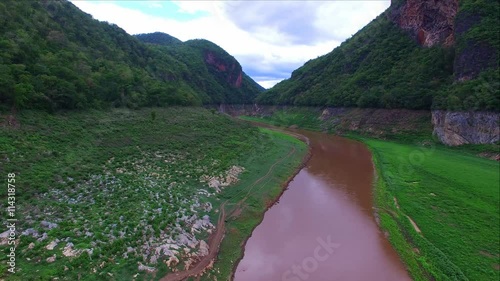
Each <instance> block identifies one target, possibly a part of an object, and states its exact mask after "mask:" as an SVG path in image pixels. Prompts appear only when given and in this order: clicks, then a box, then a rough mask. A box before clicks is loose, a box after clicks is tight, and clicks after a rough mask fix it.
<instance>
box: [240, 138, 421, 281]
mask: <svg viewBox="0 0 500 281" xmlns="http://www.w3.org/2000/svg"><path fill="white" fill-rule="evenodd" d="M294 132H298V133H300V134H302V135H304V136H306V137H307V138H308V139H309V141H310V146H311V152H312V156H311V159H310V160H309V161H308V163H307V165H306V166H305V167H304V168H303V169H302V170H301V171H300V172H299V173H298V174H297V175H296V176H295V178H294V179H293V181H291V182H290V184H289V185H288V190H286V191H285V192H284V193H283V195H282V197H281V198H280V200H279V203H277V204H275V205H274V206H273V207H271V208H270V209H269V210H268V211H267V212H266V213H265V215H264V219H263V221H262V222H261V224H260V225H258V226H257V227H256V228H255V230H254V231H253V233H252V236H251V237H250V238H249V239H248V241H247V243H246V246H245V251H244V257H243V259H242V260H241V261H240V263H239V264H238V266H237V269H236V272H235V275H234V280H235V281H261V280H262V281H279V280H281V281H302V280H312V281H334V280H339V281H364V280H373V281H375V280H380V281H405V280H411V279H410V277H409V276H408V273H407V272H406V269H405V267H404V264H403V263H402V262H401V260H400V259H399V256H398V255H397V253H396V252H395V251H394V249H393V248H392V247H391V245H390V243H389V242H388V240H387V239H386V238H385V236H384V233H382V232H381V230H380V229H379V228H378V226H377V224H376V222H375V217H374V209H373V181H374V167H373V164H372V159H371V154H370V151H369V150H368V149H367V148H366V147H365V145H363V144H362V143H359V142H356V141H353V140H349V139H345V138H342V137H337V136H332V135H327V134H323V133H318V132H309V131H295V130H294Z"/></svg>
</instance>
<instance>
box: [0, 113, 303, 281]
mask: <svg viewBox="0 0 500 281" xmlns="http://www.w3.org/2000/svg"><path fill="white" fill-rule="evenodd" d="M16 117H17V119H18V121H19V122H20V124H21V127H20V128H19V129H15V128H6V127H0V164H1V165H0V174H2V175H4V176H5V179H6V177H7V173H12V172H13V173H16V187H17V198H16V199H17V206H16V207H17V218H18V220H19V221H18V225H17V227H18V230H19V232H21V231H23V230H26V229H29V228H32V229H34V230H36V231H38V233H39V235H38V236H37V237H32V236H27V235H22V236H20V237H21V240H20V243H19V245H18V247H17V250H16V254H17V256H16V257H17V260H16V261H17V265H16V266H17V268H18V269H22V270H21V271H19V272H17V273H16V274H15V275H9V274H8V273H7V272H6V267H5V264H6V256H5V255H4V254H2V255H1V256H0V264H1V267H0V277H1V278H6V279H7V280H52V279H53V278H55V277H59V280H77V279H78V278H80V277H81V280H110V279H115V280H131V279H132V276H134V275H135V274H136V273H139V275H138V276H137V277H136V280H151V279H158V278H160V277H162V276H163V275H164V274H166V273H167V272H168V269H167V267H166V266H165V264H164V263H163V261H162V258H164V256H160V258H159V260H158V263H156V264H155V263H153V262H151V260H150V258H151V255H147V258H146V259H144V258H143V254H145V252H144V249H143V248H142V247H143V246H144V245H146V244H147V243H146V241H152V244H155V245H162V244H164V243H166V240H165V239H166V238H165V235H166V234H172V235H174V234H175V233H177V232H178V231H179V230H176V229H175V228H174V226H175V224H176V222H178V224H179V225H180V227H181V228H185V229H190V226H191V225H190V224H188V223H186V222H185V220H182V219H181V217H182V216H186V217H191V216H192V215H194V214H196V215H197V216H198V218H201V217H202V216H204V215H208V216H209V217H210V221H211V222H212V223H215V222H216V220H217V217H218V214H217V213H216V212H215V210H216V209H217V208H218V207H219V205H220V204H221V202H223V201H224V200H226V199H231V200H230V202H234V201H233V200H237V199H239V198H241V195H238V194H236V192H237V191H238V190H240V191H241V190H244V189H245V187H247V186H248V185H250V184H251V183H252V182H253V181H255V179H256V178H259V177H260V176H262V173H265V172H267V169H268V168H269V166H271V165H272V164H273V163H274V162H275V161H277V160H279V159H283V158H284V156H285V155H286V154H287V153H288V151H289V149H290V148H291V147H296V149H297V153H296V154H295V155H294V156H293V157H291V158H288V159H286V160H284V161H283V163H281V164H280V165H279V167H278V168H277V169H276V170H275V172H274V173H273V176H272V177H271V178H270V179H269V182H266V184H265V185H260V188H261V189H257V188H256V189H255V191H256V192H255V194H252V196H251V197H250V198H249V199H248V200H247V204H249V206H250V207H248V209H247V208H245V210H244V212H243V213H242V217H245V216H253V215H255V216H256V217H258V216H259V215H262V212H263V210H264V208H263V206H264V205H265V203H266V202H267V201H266V200H268V199H269V200H270V199H271V198H274V197H275V196H276V195H277V194H278V191H279V186H280V181H283V180H284V179H285V178H287V177H288V176H289V175H290V174H291V172H292V170H293V169H295V167H296V166H297V165H298V162H299V160H298V159H301V157H302V156H303V154H304V153H305V145H304V144H302V143H301V142H299V141H297V140H295V139H293V138H291V137H288V136H284V135H281V134H277V133H274V132H269V131H265V130H260V129H258V128H255V127H253V126H250V125H249V124H247V123H246V122H239V121H235V120H234V119H231V118H230V117H227V116H225V115H220V114H217V113H214V112H211V111H208V110H204V109H201V108H175V107H172V108H156V109H142V110H136V111H133V110H127V109H116V110H113V111H107V112H105V111H85V112H66V113H65V112H62V113H58V114H54V115H51V114H47V113H43V112H38V111H23V112H21V113H19V114H18V115H17V116H16ZM233 166H239V167H243V168H244V169H245V170H244V171H243V172H242V173H241V174H240V175H239V178H240V181H239V182H238V183H237V184H236V185H235V184H233V185H230V186H228V187H225V188H224V189H222V191H221V192H220V193H217V192H216V191H215V189H214V188H211V187H209V186H208V184H207V182H203V181H202V180H201V179H202V178H203V177H204V176H209V177H220V176H224V175H225V173H226V172H227V171H228V169H229V168H231V167H233ZM203 190H205V191H207V192H206V194H205V193H203V194H201V193H200V192H202V191H203ZM0 200H1V201H0V208H1V209H2V210H5V207H6V205H5V204H6V202H7V200H6V189H1V190H0ZM209 203H210V204H211V205H212V206H213V208H212V210H208V209H205V206H208V204H209ZM198 204H199V205H198ZM229 205H230V204H229ZM193 206H198V207H193ZM202 207H203V208H202ZM193 208H194V209H193ZM193 210H194V211H193ZM2 217H5V216H4V213H2ZM179 219H181V220H180V221H179ZM43 220H45V221H49V222H55V223H57V227H56V228H53V229H50V230H49V229H45V228H44V227H43V226H41V224H40V223H41V221H43ZM252 223H253V222H248V221H246V222H245V224H246V225H248V227H249V229H250V228H251V227H253V226H254V225H255V224H252ZM231 225H232V222H230V223H228V227H231ZM1 231H2V232H3V231H4V229H1ZM87 232H89V233H90V236H87V235H86V234H87ZM42 233H46V234H47V236H48V237H47V238H46V239H44V240H41V241H39V240H37V238H40V236H41V234H42ZM241 233H242V235H240V234H233V233H232V232H228V234H227V235H226V239H227V240H228V241H233V240H232V239H233V235H234V236H235V237H237V238H234V239H241V240H242V239H244V238H246V237H245V235H248V234H249V232H247V231H245V230H243V231H242V232H241ZM18 235H19V233H18ZM207 236H208V232H207V230H206V229H200V231H199V232H196V233H194V237H195V238H196V239H197V240H201V239H206V238H207ZM56 238H57V239H67V240H68V241H64V242H60V243H59V244H58V246H57V247H56V248H55V249H54V250H47V249H45V247H46V245H47V244H49V242H51V241H53V240H54V239H56ZM151 239H152V240H151ZM67 242H71V243H73V244H74V246H73V249H76V250H81V251H82V250H92V251H91V253H86V252H83V253H81V254H80V255H79V256H78V257H65V256H63V255H62V250H63V248H64V247H65V246H66V245H67ZM30 243H33V244H34V247H33V248H32V249H29V248H28V245H29V244H30ZM238 243H239V242H238ZM127 247H131V248H133V249H135V250H136V252H134V253H128V254H127V255H125V252H127ZM148 247H149V246H148ZM151 247H152V246H151ZM152 249H153V250H154V248H152ZM232 250H233V248H231V247H229V248H228V247H224V246H223V251H232ZM238 250H239V249H238ZM0 251H2V253H7V247H5V246H0ZM53 254H56V255H57V258H56V261H55V262H53V263H48V262H47V261H46V259H47V258H48V257H50V256H52V255H53ZM222 255H223V256H224V255H225V252H224V253H223V254H222ZM223 259H226V257H223ZM138 262H141V263H143V264H144V265H148V266H153V267H156V268H157V270H158V271H157V273H156V275H155V276H153V275H148V274H146V273H144V272H139V271H138V267H137V263H138ZM183 266H184V264H182V263H181V264H179V265H178V268H183ZM220 268H221V274H219V275H218V276H227V275H228V274H229V272H230V270H228V269H230V263H225V262H221V265H220Z"/></svg>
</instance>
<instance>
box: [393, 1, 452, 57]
mask: <svg viewBox="0 0 500 281" xmlns="http://www.w3.org/2000/svg"><path fill="white" fill-rule="evenodd" d="M457 11H458V0H425V1H424V0H407V1H392V3H391V9H390V13H389V18H390V19H391V20H392V21H393V22H394V23H396V24H397V25H398V26H399V27H401V28H402V29H404V30H408V31H409V32H410V34H412V36H413V37H414V38H415V39H416V40H417V41H418V42H419V44H421V45H422V46H426V47H430V46H434V45H436V44H443V45H445V46H451V45H453V43H454V32H453V31H454V21H455V16H456V14H457Z"/></svg>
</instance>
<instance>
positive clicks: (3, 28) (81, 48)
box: [0, 0, 259, 111]
mask: <svg viewBox="0 0 500 281" xmlns="http://www.w3.org/2000/svg"><path fill="white" fill-rule="evenodd" d="M0 14H1V15H2V17H1V19H0V105H1V107H2V108H3V109H5V108H8V107H12V106H15V107H16V108H37V109H45V110H49V111H53V110H57V109H75V108H103V107H110V106H111V107H120V106H127V107H130V108H137V107H141V106H164V105H201V104H202V103H218V102H226V100H224V98H226V96H223V97H222V98H221V97H219V96H213V97H212V96H211V95H212V94H213V92H214V91H213V90H212V89H211V88H212V87H217V89H223V90H224V91H230V89H232V87H231V86H230V85H229V84H228V83H222V84H219V83H221V82H222V81H220V80H215V82H213V83H212V84H210V85H205V87H200V85H199V83H198V82H197V81H204V80H207V81H212V80H213V79H214V78H213V77H211V75H210V73H208V72H199V71H192V70H191V69H190V66H191V65H186V63H185V61H184V60H179V59H178V58H176V57H174V56H173V55H171V54H168V53H167V52H163V51H161V50H158V49H155V48H150V47H148V46H147V45H146V44H144V43H142V42H140V41H139V40H137V39H136V38H134V37H133V36H130V35H128V34H127V33H126V32H125V31H124V30H122V29H121V28H119V27H118V26H116V25H113V24H108V23H105V22H99V21H97V20H94V19H93V18H92V17H91V16H90V15H88V14H85V13H83V12H81V11H80V10H79V9H78V8H76V7H75V6H74V5H73V4H71V3H70V2H67V1H53V0H48V1H12V0H9V1H2V2H1V3H0ZM190 55H193V54H186V56H188V57H187V59H188V60H191V61H193V63H198V62H194V61H196V60H200V59H199V56H196V57H189V56H190ZM199 63H200V64H202V63H203V61H202V60H200V61H199ZM249 82H253V81H251V79H246V80H245V81H244V85H245V87H246V88H245V89H244V90H245V91H248V92H245V93H244V94H248V95H249V96H250V97H251V98H253V97H254V96H255V95H256V94H257V93H258V92H259V91H258V89H257V88H255V87H251V86H248V85H247V84H248V83H249ZM253 83H255V82H253ZM209 90H210V91H209ZM207 91H209V92H207ZM244 94H239V95H238V97H244V96H245V95H244ZM232 101H237V102H240V103H244V102H246V100H239V99H237V98H234V99H233V100H232Z"/></svg>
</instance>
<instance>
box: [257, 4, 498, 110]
mask: <svg viewBox="0 0 500 281" xmlns="http://www.w3.org/2000/svg"><path fill="white" fill-rule="evenodd" d="M460 11H461V12H460V13H459V15H458V16H457V18H458V19H461V18H462V17H466V16H467V15H468V14H472V15H474V17H476V18H479V20H476V21H475V22H472V23H467V26H466V28H464V31H463V33H460V34H459V35H458V38H457V42H458V43H457V47H456V48H455V47H451V48H444V47H441V46H434V47H430V48H424V47H421V46H419V45H418V43H417V42H415V41H414V40H413V39H412V38H411V36H409V35H408V34H407V33H406V32H405V31H403V30H402V29H401V28H399V27H398V26H396V25H395V24H394V23H392V22H391V21H390V20H389V19H388V18H387V14H388V11H386V12H385V13H383V14H382V15H380V16H379V17H377V18H376V19H375V20H373V21H372V22H371V23H370V24H368V25H367V26H365V27H364V28H363V29H361V30H360V31H359V32H358V33H356V34H355V35H354V36H353V37H352V38H350V39H348V40H347V41H345V42H344V43H342V44H341V45H340V46H339V47H337V48H336V49H334V50H333V51H332V52H330V53H329V54H326V55H324V56H321V57H319V58H317V59H314V60H310V61H308V62H307V63H305V64H304V66H302V67H300V68H299V69H297V70H295V71H294V72H293V73H292V76H291V78H290V79H288V80H284V81H282V82H280V83H278V84H277V85H276V86H274V87H273V88H272V89H270V90H268V91H266V92H264V93H263V94H261V95H260V96H259V97H258V98H257V102H258V103H261V104H288V105H311V106H325V105H326V106H336V107H341V106H342V107H371V108H377V107H379V108H409V109H430V108H442V109H453V110H461V109H471V110H496V111H498V110H500V93H499V91H498V86H499V82H498V81H499V80H500V76H499V73H498V58H496V59H495V58H490V57H488V58H485V59H486V60H487V62H489V68H487V69H486V70H484V71H482V72H481V73H480V74H479V75H478V77H477V78H476V79H472V80H469V81H465V82H457V81H455V78H456V77H455V74H454V63H455V58H456V56H457V55H463V54H464V52H465V51H464V48H466V46H469V45H470V46H471V47H470V48H472V51H474V50H480V49H478V45H481V44H483V43H484V42H490V44H491V48H493V50H491V48H490V49H488V51H491V52H492V53H496V54H498V53H499V50H500V49H499V46H498V40H499V39H498V34H499V29H498V28H499V27H498V26H500V24H499V19H498V12H499V4H498V1H490V0H482V1H465V0H464V1H461V6H460ZM471 26H472V27H471ZM465 42H467V43H465ZM467 44H469V45H467ZM470 52H471V50H469V53H470ZM477 57H478V56H477V55H474V56H473V57H470V58H469V60H472V61H473V63H474V62H475V60H479V59H478V58H477ZM466 61H467V60H466ZM471 67H472V66H471ZM475 68H477V67H475Z"/></svg>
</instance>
